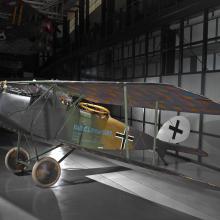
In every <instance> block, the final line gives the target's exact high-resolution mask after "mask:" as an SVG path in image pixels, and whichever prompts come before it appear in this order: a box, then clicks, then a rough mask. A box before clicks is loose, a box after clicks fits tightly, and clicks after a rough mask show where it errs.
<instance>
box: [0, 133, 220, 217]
mask: <svg viewBox="0 0 220 220" xmlns="http://www.w3.org/2000/svg"><path fill="white" fill-rule="evenodd" d="M12 144H13V143H10V142H9V141H8V138H4V137H3V136H2V137H1V138H0V220H8V219H10V220H14V219H16V220H17V219H18V220H19V219H22V220H23V219H28V220H32V219H54V220H58V219H77V220H78V219H80V220H81V219H82V220H86V219H96V220H98V219H107V220H108V219H109V220H110V219H114V220H117V219H120V220H121V219H126V220H129V219H132V220H133V219H138V220H139V219H155V220H160V219H169V220H172V219H175V220H176V219H178V220H181V219H184V220H185V219H189V220H191V219H207V220H214V219H215V220H217V219H220V210H219V204H220V192H219V191H217V190H212V189H210V188H209V187H206V186H204V185H202V184H197V183H195V182H191V181H186V180H184V179H182V178H180V177H176V176H172V175H168V174H164V173H161V172H158V171H153V170H148V169H146V168H141V167H137V166H134V165H130V164H125V163H123V162H119V161H116V160H112V159H106V158H103V157H100V156H97V155H93V154H90V153H88V152H82V151H75V152H74V153H73V154H71V155H70V156H69V157H68V158H67V159H66V160H65V161H64V162H62V163H61V167H62V176H61V178H60V180H59V182H58V183H57V184H56V185H55V186H54V187H52V188H50V189H42V188H39V187H36V186H35V185H34V183H33V182H32V179H31V176H30V175H26V176H16V175H13V174H11V173H10V172H9V171H7V170H6V169H5V167H4V155H5V154H6V152H7V150H8V149H9V146H8V145H12ZM65 151H66V150H65V149H57V150H55V151H53V152H52V153H51V154H50V156H52V157H54V158H56V159H58V158H60V157H61V156H62V155H63V154H64V153H65ZM187 169H188V168H187Z"/></svg>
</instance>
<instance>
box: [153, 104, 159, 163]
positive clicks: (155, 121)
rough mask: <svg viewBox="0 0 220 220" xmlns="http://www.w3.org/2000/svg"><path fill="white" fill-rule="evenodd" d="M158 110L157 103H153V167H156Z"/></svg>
mask: <svg viewBox="0 0 220 220" xmlns="http://www.w3.org/2000/svg"><path fill="white" fill-rule="evenodd" d="M158 109H159V102H158V101H156V102H155V114H154V145H153V165H154V166H156V148H157V133H158V126H157V123H158Z"/></svg>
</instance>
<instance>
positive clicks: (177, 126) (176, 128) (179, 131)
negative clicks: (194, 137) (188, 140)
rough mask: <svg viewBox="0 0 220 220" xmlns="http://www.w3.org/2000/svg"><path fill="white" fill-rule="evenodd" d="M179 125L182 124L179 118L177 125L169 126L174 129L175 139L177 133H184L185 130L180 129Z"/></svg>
mask: <svg viewBox="0 0 220 220" xmlns="http://www.w3.org/2000/svg"><path fill="white" fill-rule="evenodd" d="M179 125H180V121H179V120H177V121H176V126H175V127H173V126H171V125H170V126H169V129H170V130H172V131H173V137H172V139H173V140H174V139H175V138H176V134H177V133H179V134H182V133H183V130H181V129H179Z"/></svg>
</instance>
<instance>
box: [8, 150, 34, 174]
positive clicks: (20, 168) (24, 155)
mask: <svg viewBox="0 0 220 220" xmlns="http://www.w3.org/2000/svg"><path fill="white" fill-rule="evenodd" d="M17 149H18V148H17V147H14V148H12V149H11V150H9V151H8V153H7V154H6V156H5V166H6V167H7V169H8V170H9V171H11V172H13V173H16V174H17V173H22V172H24V170H25V168H26V166H25V165H24V164H20V163H17V162H16V158H17ZM18 159H19V160H20V161H22V162H27V161H28V160H29V159H30V155H29V153H28V152H27V151H26V150H25V149H24V148H20V149H19V154H18Z"/></svg>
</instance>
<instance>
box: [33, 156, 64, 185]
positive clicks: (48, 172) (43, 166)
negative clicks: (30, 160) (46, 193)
mask: <svg viewBox="0 0 220 220" xmlns="http://www.w3.org/2000/svg"><path fill="white" fill-rule="evenodd" d="M60 174H61V168H60V164H59V163H58V162H57V161H56V160H55V159H53V158H51V157H44V158H42V159H40V160H38V161H37V162H36V163H35V165H34V167H33V170H32V178H33V180H34V182H35V183H36V184H37V185H38V186H41V187H50V186H52V185H54V184H55V183H56V182H57V181H58V180H59V178H60Z"/></svg>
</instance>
